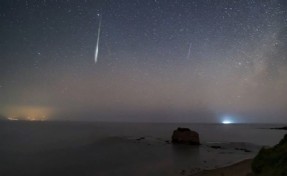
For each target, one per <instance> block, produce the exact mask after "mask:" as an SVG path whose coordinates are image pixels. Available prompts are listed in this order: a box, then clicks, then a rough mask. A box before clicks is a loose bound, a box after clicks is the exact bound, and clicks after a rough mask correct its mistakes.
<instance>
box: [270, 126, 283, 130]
mask: <svg viewBox="0 0 287 176" xmlns="http://www.w3.org/2000/svg"><path fill="white" fill-rule="evenodd" d="M270 129H271V130H287V126H284V127H278V128H270Z"/></svg>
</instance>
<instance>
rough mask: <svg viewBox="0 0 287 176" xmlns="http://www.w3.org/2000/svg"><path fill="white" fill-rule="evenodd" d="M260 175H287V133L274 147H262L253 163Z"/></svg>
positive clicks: (254, 169)
mask: <svg viewBox="0 0 287 176" xmlns="http://www.w3.org/2000/svg"><path fill="white" fill-rule="evenodd" d="M252 170H253V172H254V173H255V174H256V175H258V176H270V175H274V176H275V175H278V176H279V175H287V134H286V135H285V136H284V138H283V139H282V140H281V141H280V142H279V144H277V145H275V146H274V147H272V148H268V149H266V148H262V149H261V150H260V151H259V153H258V155H257V156H256V157H255V158H254V160H253V163H252Z"/></svg>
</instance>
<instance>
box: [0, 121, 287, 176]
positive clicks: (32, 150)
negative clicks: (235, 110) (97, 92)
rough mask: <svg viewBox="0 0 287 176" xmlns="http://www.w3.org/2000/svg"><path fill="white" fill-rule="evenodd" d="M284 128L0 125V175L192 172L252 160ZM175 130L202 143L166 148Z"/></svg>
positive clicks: (106, 175) (276, 139) (103, 175)
mask: <svg viewBox="0 0 287 176" xmlns="http://www.w3.org/2000/svg"><path fill="white" fill-rule="evenodd" d="M285 125H286V124H283V125H282V124H229V125H223V124H187V123H185V124H180V123H108V122H28V121H13V122H12V121H1V122H0V176H115V175H124V176H135V175H136V176H169V175H170V176H175V175H181V174H182V172H183V171H185V172H186V173H190V174H192V173H195V172H198V171H200V170H202V169H213V168H218V167H222V166H226V165H230V164H233V163H235V162H238V161H240V160H243V159H247V158H252V157H254V156H255V155H256V153H257V152H258V151H259V150H260V148H261V147H263V146H273V145H275V144H277V143H278V142H279V141H280V139H282V138H283V136H284V134H286V131H284V130H270V129H268V128H271V127H281V126H285ZM177 127H187V128H190V129H191V130H194V131H197V132H198V133H199V135H200V141H201V143H202V145H200V146H186V145H173V144H171V143H170V139H171V135H172V132H173V130H175V129H176V128H177ZM214 146H216V147H214ZM218 146H219V147H218Z"/></svg>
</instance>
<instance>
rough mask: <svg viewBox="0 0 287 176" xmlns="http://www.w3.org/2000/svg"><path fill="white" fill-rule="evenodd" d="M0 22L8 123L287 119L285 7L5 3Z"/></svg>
mask: <svg viewBox="0 0 287 176" xmlns="http://www.w3.org/2000/svg"><path fill="white" fill-rule="evenodd" d="M100 18H101V19H102V20H101V26H100V29H101V32H100V35H99V36H98V29H99V22H100ZM0 23H1V28H0V37H1V40H0V50H1V52H0V114H1V115H2V116H5V117H10V118H23V119H28V120H29V119H30V120H41V119H43V120H95V121H151V122H220V121H221V120H224V118H229V120H232V121H234V122H243V123H249V122H250V123H251V122H261V123H262V122H263V123H265V122H287V108H286V105H287V95H286V93H287V1H285V0H81V1H80V0H1V2H0ZM98 37H99V53H98V62H97V63H95V49H96V43H97V38H98Z"/></svg>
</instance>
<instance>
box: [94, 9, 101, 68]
mask: <svg viewBox="0 0 287 176" xmlns="http://www.w3.org/2000/svg"><path fill="white" fill-rule="evenodd" d="M98 16H99V17H100V21H99V27H98V38H97V45H96V50H95V63H97V61H98V54H99V42H100V34H101V25H102V16H100V14H98Z"/></svg>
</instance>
